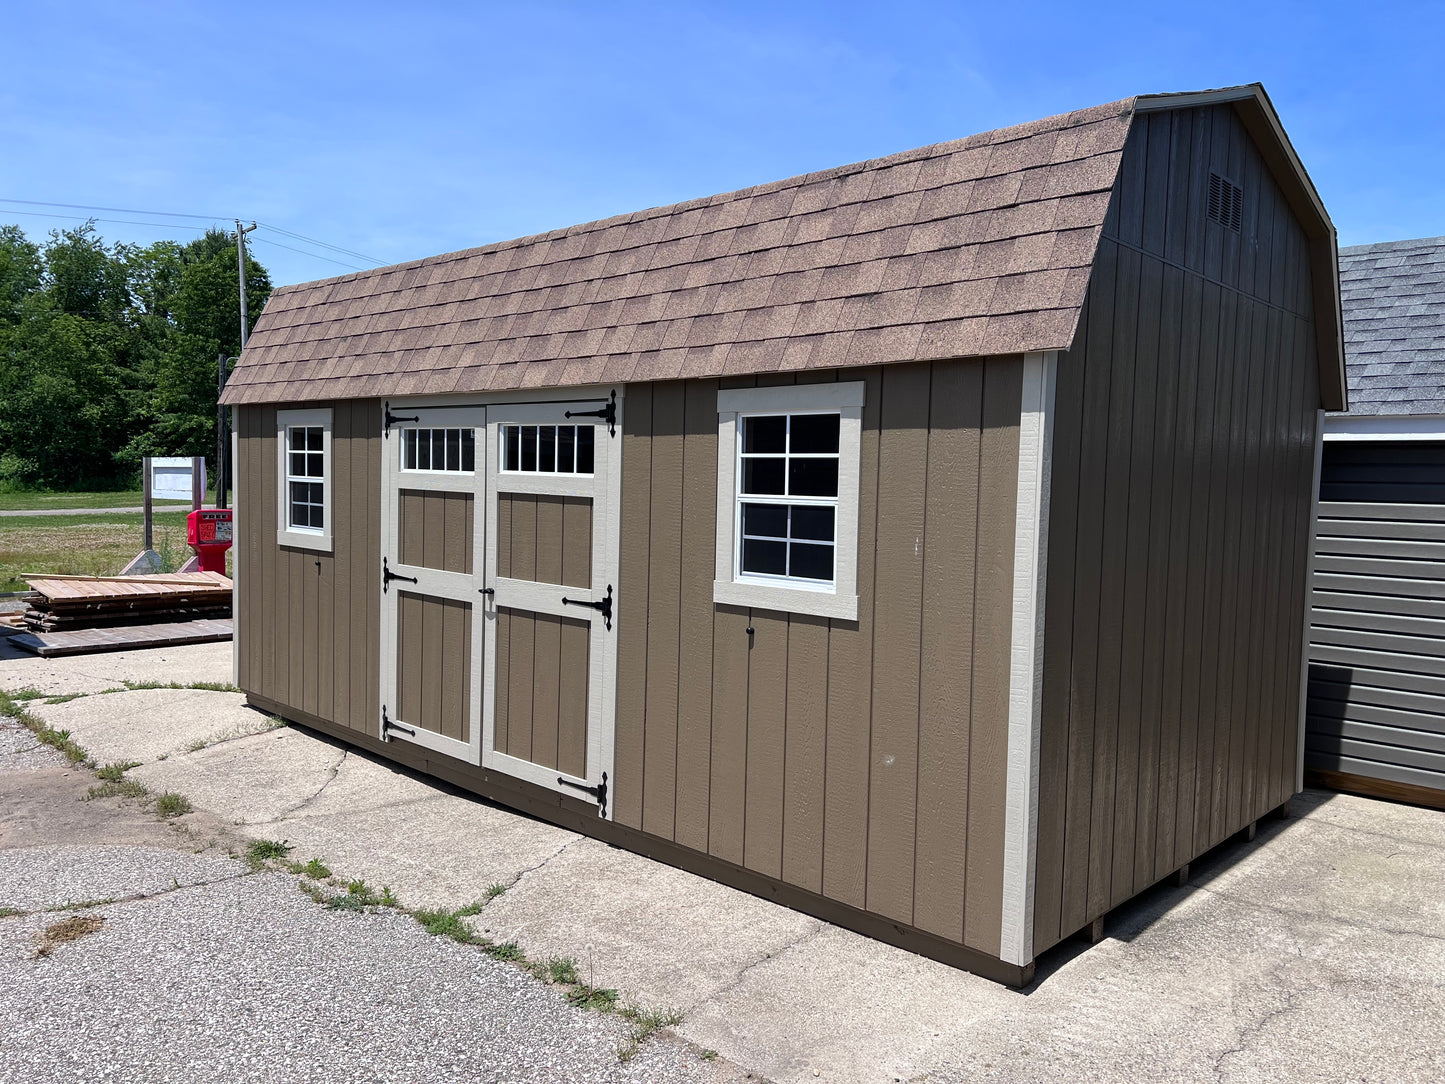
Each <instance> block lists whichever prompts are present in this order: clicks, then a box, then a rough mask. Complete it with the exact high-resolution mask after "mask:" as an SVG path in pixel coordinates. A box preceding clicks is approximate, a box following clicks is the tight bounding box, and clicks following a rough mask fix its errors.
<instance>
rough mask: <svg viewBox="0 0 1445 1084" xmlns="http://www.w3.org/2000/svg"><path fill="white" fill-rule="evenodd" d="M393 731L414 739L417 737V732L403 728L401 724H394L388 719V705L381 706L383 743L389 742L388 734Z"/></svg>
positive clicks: (409, 728)
mask: <svg viewBox="0 0 1445 1084" xmlns="http://www.w3.org/2000/svg"><path fill="white" fill-rule="evenodd" d="M393 730H400V731H401V732H402V733H403V734H410V735H411V736H412V737H413V738H414V737H416V731H415V730H413V729H412V728H411V727H409V726H402V725H401V724H400V723H394V722H392V721H391V720H390V719H388V718H387V717H386V705H385V704H383V705H381V739H382V741H387V740H388V739H387V734H388V733H389V732H390V731H393Z"/></svg>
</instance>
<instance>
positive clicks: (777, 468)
mask: <svg viewBox="0 0 1445 1084" xmlns="http://www.w3.org/2000/svg"><path fill="white" fill-rule="evenodd" d="M784 462H785V460H783V459H782V458H781V457H779V458H777V459H772V458H762V459H744V460H743V492H744V493H756V494H758V495H759V496H763V495H776V496H779V497H781V496H782V495H783V463H784ZM836 468H837V464H836V463H834V469H835V470H836Z"/></svg>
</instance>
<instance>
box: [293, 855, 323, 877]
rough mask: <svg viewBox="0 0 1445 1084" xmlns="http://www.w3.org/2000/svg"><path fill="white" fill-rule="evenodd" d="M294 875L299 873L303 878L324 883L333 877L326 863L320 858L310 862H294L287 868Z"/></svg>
mask: <svg viewBox="0 0 1445 1084" xmlns="http://www.w3.org/2000/svg"><path fill="white" fill-rule="evenodd" d="M286 868H287V869H289V870H290V871H291V872H292V873H299V874H301V875H302V876H303V877H310V878H311V879H312V880H313V881H324V880H326V878H328V877H330V876H331V870H329V869H328V868H327V867H326V863H325V862H323V861H321V859H319V858H313V859H311V861H309V862H292V863H291V864H290V865H288V866H287V867H286Z"/></svg>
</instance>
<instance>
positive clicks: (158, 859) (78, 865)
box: [0, 847, 247, 911]
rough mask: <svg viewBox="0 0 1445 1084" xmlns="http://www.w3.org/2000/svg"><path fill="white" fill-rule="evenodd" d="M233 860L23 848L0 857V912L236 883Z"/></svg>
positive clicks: (154, 851)
mask: <svg viewBox="0 0 1445 1084" xmlns="http://www.w3.org/2000/svg"><path fill="white" fill-rule="evenodd" d="M246 869H247V867H246V866H245V865H243V864H242V863H240V862H237V861H236V860H235V859H233V858H226V857H220V856H211V855H198V854H186V853H184V852H182V851H174V850H164V849H162V848H160V847H27V848H26V849H24V850H15V851H0V908H13V909H15V910H20V911H38V910H41V909H43V908H54V907H66V906H69V905H71V904H78V903H85V902H88V901H91V900H112V899H128V898H131V897H134V896H153V895H155V894H157V893H159V892H165V891H167V890H169V889H175V888H184V887H187V886H189V885H196V884H207V883H209V882H212V881H222V880H226V879H228V878H231V877H239V876H240V875H241V874H243V873H245V872H246Z"/></svg>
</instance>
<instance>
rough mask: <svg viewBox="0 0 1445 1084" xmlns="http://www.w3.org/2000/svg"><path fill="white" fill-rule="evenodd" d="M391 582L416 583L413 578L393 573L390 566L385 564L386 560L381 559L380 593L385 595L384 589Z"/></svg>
mask: <svg viewBox="0 0 1445 1084" xmlns="http://www.w3.org/2000/svg"><path fill="white" fill-rule="evenodd" d="M392 580H405V581H406V582H407V583H416V577H415V576H403V575H402V574H401V573H399V572H393V571H392V570H391V566H389V565H388V564H387V563H386V558H385V557H383V558H382V559H381V593H382V594H383V595H384V594H386V589H387V588H388V587H390V586H391V581H392Z"/></svg>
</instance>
